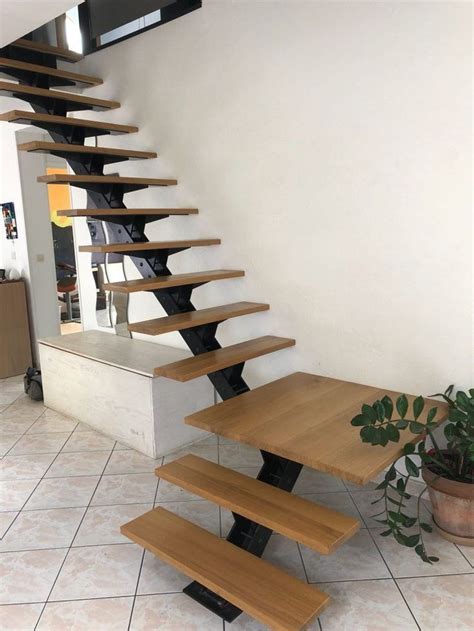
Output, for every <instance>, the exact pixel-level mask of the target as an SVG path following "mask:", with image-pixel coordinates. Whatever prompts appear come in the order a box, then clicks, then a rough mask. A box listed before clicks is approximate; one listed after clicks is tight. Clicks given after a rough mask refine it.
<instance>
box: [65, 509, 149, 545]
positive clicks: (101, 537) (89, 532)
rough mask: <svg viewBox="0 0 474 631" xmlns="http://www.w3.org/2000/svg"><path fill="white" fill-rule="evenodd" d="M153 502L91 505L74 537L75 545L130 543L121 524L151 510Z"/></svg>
mask: <svg viewBox="0 0 474 631" xmlns="http://www.w3.org/2000/svg"><path fill="white" fill-rule="evenodd" d="M151 508H152V504H151V503H150V504H124V505H121V506H91V507H90V508H88V509H87V512H86V516H85V517H84V520H83V522H82V524H81V527H80V528H79V532H78V533H77V535H76V538H75V539H74V543H73V546H89V545H107V544H112V543H130V540H129V539H127V538H126V537H124V536H123V535H121V534H120V526H123V524H126V523H127V522H129V521H131V520H132V519H135V518H136V517H139V516H140V515H143V513H146V512H147V511H149V510H151Z"/></svg>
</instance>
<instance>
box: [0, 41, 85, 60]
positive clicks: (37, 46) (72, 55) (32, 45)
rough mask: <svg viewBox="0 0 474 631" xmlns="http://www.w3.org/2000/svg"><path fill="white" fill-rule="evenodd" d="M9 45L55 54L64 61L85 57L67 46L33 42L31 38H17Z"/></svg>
mask: <svg viewBox="0 0 474 631" xmlns="http://www.w3.org/2000/svg"><path fill="white" fill-rule="evenodd" d="M9 46H15V48H25V49H27V50H33V51H35V52H37V53H43V54H46V55H54V56H55V57H57V58H58V59H63V60H64V61H70V62H76V61H80V60H81V59H83V56H82V55H80V54H79V53H76V52H74V51H73V50H68V49H67V48H60V47H59V46H51V45H50V44H44V43H43V42H33V41H31V40H29V39H17V40H16V41H15V42H12V43H11V44H9Z"/></svg>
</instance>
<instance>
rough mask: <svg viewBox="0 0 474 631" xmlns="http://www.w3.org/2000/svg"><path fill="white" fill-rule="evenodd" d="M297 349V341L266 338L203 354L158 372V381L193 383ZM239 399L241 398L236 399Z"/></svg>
mask: <svg viewBox="0 0 474 631" xmlns="http://www.w3.org/2000/svg"><path fill="white" fill-rule="evenodd" d="M294 345H295V340H293V339H291V338H288V337H276V336H274V335H264V336H263V337H256V338H255V339H253V340H247V341H245V342H240V343H239V344H232V346H226V347H225V348H219V349H217V350H216V351H209V352H208V353H201V354H200V355H195V356H194V357H189V358H188V359H182V360H180V361H177V362H173V363H171V364H165V365H164V366H158V367H157V368H155V371H154V372H155V376H156V377H167V378H168V379H173V380H174V381H181V382H184V381H190V380H191V379H196V378H197V377H202V376H203V375H208V374H209V373H211V372H216V370H224V368H230V367H231V366H236V365H237V364H241V363H242V362H245V361H248V360H249V359H255V358H256V357H261V356H262V355H267V354H268V353H274V352H275V351H280V350H282V349H284V348H289V347H290V346H294ZM236 398H238V397H236Z"/></svg>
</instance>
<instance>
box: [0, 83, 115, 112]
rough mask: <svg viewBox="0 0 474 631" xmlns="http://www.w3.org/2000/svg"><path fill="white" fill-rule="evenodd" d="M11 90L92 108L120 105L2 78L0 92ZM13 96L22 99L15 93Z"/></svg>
mask: <svg viewBox="0 0 474 631" xmlns="http://www.w3.org/2000/svg"><path fill="white" fill-rule="evenodd" d="M2 91H6V92H8V91H11V92H14V93H18V94H24V95H30V96H39V97H42V98H46V99H57V100H59V101H70V102H71V103H77V104H83V105H90V106H91V107H90V109H91V110H92V109H94V107H96V108H100V109H103V110H113V109H117V108H119V107H120V103H119V102H118V101H110V100H108V99H98V98H97V97H90V96H82V95H81V94H75V93H74V92H66V91H62V90H54V89H49V88H36V87H34V86H28V85H23V84H21V83H15V82H14V81H3V80H0V92H2ZM12 98H15V99H20V100H27V99H22V98H21V97H19V96H17V95H16V94H14V95H13V96H12Z"/></svg>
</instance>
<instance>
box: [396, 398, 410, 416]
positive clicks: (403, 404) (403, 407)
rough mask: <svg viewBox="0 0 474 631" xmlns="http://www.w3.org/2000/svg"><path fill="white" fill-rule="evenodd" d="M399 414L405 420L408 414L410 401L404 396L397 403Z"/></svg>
mask: <svg viewBox="0 0 474 631" xmlns="http://www.w3.org/2000/svg"><path fill="white" fill-rule="evenodd" d="M396 407H397V412H398V413H399V415H400V418H402V419H403V418H405V415H406V413H407V412H408V399H407V398H406V396H405V395H404V394H401V395H400V396H399V397H398V399H397V402H396Z"/></svg>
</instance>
